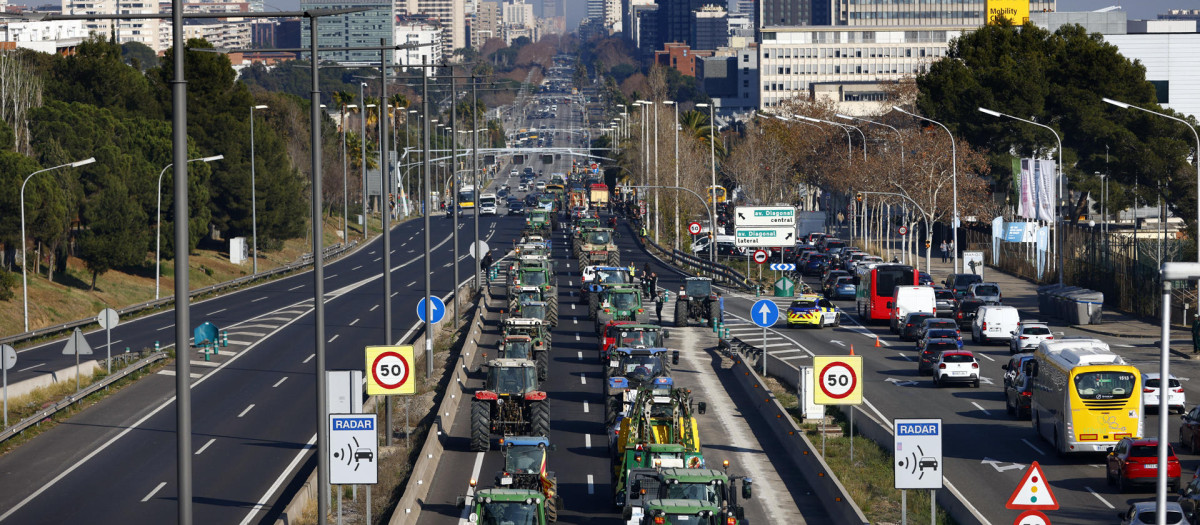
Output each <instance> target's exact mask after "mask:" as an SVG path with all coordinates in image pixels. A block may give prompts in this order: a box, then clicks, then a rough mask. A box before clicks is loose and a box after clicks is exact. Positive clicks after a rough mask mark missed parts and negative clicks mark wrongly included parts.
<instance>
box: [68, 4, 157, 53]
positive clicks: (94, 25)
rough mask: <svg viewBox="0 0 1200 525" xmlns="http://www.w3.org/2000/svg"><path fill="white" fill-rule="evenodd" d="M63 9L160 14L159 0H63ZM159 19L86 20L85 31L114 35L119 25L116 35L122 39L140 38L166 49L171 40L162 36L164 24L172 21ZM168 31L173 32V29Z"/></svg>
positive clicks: (77, 12) (82, 12) (70, 12)
mask: <svg viewBox="0 0 1200 525" xmlns="http://www.w3.org/2000/svg"><path fill="white" fill-rule="evenodd" d="M62 12H63V14H66V15H86V14H102V13H122V14H130V15H138V14H158V12H159V10H158V1H157V0H62ZM160 22H162V21H160V20H155V19H149V20H148V19H142V20H85V21H84V23H83V27H84V31H85V33H87V34H89V35H90V34H93V33H95V34H97V35H100V36H103V37H106V38H113V37H114V35H113V26H114V25H115V26H116V35H115V39H116V41H117V42H118V43H121V44H124V43H126V42H140V43H142V44H145V45H147V46H149V47H150V49H153V50H154V51H156V52H159V53H161V52H163V51H166V48H167V47H168V46H169V44H168V43H169V42H170V40H169V39H168V40H166V41H164V40H163V39H162V37H161V35H162V31H161V29H162V28H160V26H164V27H166V26H169V24H170V23H169V22H166V23H160ZM167 34H170V31H169V29H168V30H167Z"/></svg>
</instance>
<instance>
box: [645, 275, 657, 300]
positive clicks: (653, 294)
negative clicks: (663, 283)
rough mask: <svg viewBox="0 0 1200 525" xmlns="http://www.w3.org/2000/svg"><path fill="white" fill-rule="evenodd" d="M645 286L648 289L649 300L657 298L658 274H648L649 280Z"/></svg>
mask: <svg viewBox="0 0 1200 525" xmlns="http://www.w3.org/2000/svg"><path fill="white" fill-rule="evenodd" d="M647 285H648V287H649V288H650V298H651V299H655V298H657V297H658V274H657V273H654V272H650V279H649V282H648V283H647Z"/></svg>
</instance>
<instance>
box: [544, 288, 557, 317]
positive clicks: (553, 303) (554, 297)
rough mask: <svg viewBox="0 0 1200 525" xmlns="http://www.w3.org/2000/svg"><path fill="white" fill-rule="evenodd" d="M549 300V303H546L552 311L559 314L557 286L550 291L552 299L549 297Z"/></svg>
mask: <svg viewBox="0 0 1200 525" xmlns="http://www.w3.org/2000/svg"><path fill="white" fill-rule="evenodd" d="M547 299H549V300H548V301H546V303H548V304H547V306H548V307H549V308H550V309H552V310H554V311H555V312H557V311H558V287H557V286H555V287H554V288H551V289H550V297H548V298H547Z"/></svg>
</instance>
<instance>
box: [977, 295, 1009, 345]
mask: <svg viewBox="0 0 1200 525" xmlns="http://www.w3.org/2000/svg"><path fill="white" fill-rule="evenodd" d="M1020 324H1021V315H1020V314H1019V313H1018V312H1017V309H1016V308H1014V307H1012V306H1001V305H998V304H986V305H983V306H980V307H979V310H976V311H975V320H974V321H972V322H971V341H974V342H976V343H987V342H988V341H1005V342H1010V341H1012V334H1013V332H1016V331H1017V330H1018V329H1019V328H1020Z"/></svg>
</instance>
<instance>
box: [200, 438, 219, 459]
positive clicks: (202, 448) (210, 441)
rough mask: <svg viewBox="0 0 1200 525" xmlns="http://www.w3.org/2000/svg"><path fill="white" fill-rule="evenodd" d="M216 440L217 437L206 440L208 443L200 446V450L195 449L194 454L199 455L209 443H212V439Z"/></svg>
mask: <svg viewBox="0 0 1200 525" xmlns="http://www.w3.org/2000/svg"><path fill="white" fill-rule="evenodd" d="M216 440H217V438H213V439H210V440H208V443H205V444H204V446H203V447H200V450H197V451H196V455H197V456H199V455H200V454H201V453H202V452H204V451H205V450H206V449H208V446H209V445H211V444H213V441H216Z"/></svg>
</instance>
